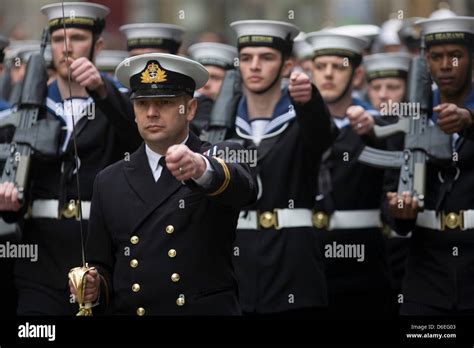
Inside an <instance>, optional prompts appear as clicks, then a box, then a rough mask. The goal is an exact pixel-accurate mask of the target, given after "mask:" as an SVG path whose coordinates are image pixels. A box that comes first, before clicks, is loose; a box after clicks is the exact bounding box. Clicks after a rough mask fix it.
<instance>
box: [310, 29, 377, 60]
mask: <svg viewBox="0 0 474 348" xmlns="http://www.w3.org/2000/svg"><path fill="white" fill-rule="evenodd" d="M306 41H308V42H309V44H310V45H311V46H312V48H313V51H314V57H319V56H340V57H347V58H349V59H350V60H351V62H352V64H353V65H354V66H359V65H360V62H361V61H362V53H363V51H364V49H365V48H366V47H367V46H368V44H369V42H368V40H367V39H363V38H360V37H355V36H350V35H342V34H335V33H331V32H329V31H326V30H321V31H315V32H312V33H308V34H307V35H306Z"/></svg>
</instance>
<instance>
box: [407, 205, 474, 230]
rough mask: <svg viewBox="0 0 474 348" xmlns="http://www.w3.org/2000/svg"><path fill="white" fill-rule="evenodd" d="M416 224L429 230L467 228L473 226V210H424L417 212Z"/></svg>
mask: <svg viewBox="0 0 474 348" xmlns="http://www.w3.org/2000/svg"><path fill="white" fill-rule="evenodd" d="M416 225H417V226H420V227H424V228H429V229H431V230H438V231H444V230H446V229H451V230H453V229H457V228H459V229H460V230H468V229H472V228H474V210H464V211H463V210H461V211H459V212H449V213H446V212H438V214H437V212H436V211H435V210H424V211H422V212H419V213H418V216H417V218H416Z"/></svg>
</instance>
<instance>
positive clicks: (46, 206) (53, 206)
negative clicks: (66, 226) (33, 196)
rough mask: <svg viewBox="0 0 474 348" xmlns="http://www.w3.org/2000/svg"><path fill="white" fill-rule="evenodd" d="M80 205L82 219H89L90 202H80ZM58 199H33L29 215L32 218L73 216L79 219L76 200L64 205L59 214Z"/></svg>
mask: <svg viewBox="0 0 474 348" xmlns="http://www.w3.org/2000/svg"><path fill="white" fill-rule="evenodd" d="M81 207H82V218H83V219H84V220H89V215H90V211H91V202H84V201H82V202H81ZM58 208H59V201H57V200H56V199H37V200H35V201H33V204H32V206H31V214H30V216H31V217H33V218H46V219H48V218H50V219H60V218H69V219H70V218H75V219H76V220H79V204H78V203H77V201H74V200H71V201H69V203H68V204H67V205H66V207H65V208H63V209H62V210H61V216H58V214H59V209H58Z"/></svg>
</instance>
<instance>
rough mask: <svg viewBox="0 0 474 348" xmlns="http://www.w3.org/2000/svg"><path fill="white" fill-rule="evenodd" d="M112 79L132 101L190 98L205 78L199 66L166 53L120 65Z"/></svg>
mask: <svg viewBox="0 0 474 348" xmlns="http://www.w3.org/2000/svg"><path fill="white" fill-rule="evenodd" d="M115 76H116V79H117V80H118V81H119V82H120V83H121V84H122V85H124V86H125V87H127V88H130V89H131V90H132V95H131V98H132V99H137V98H153V97H155V98H159V97H161V98H164V97H177V96H180V95H185V94H187V95H189V96H191V97H192V96H193V95H194V91H195V90H196V89H199V88H201V87H202V86H204V85H205V84H206V82H207V80H208V78H209V73H208V72H207V70H206V68H205V67H204V66H202V65H201V64H200V63H198V62H196V61H194V60H191V59H188V58H184V57H181V56H177V55H174V54H168V53H147V54H140V55H138V56H134V57H130V58H127V59H125V60H124V61H122V62H121V63H120V64H119V66H118V67H117V69H116V70H115Z"/></svg>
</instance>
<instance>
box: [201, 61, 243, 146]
mask: <svg viewBox="0 0 474 348" xmlns="http://www.w3.org/2000/svg"><path fill="white" fill-rule="evenodd" d="M241 95H242V86H241V81H240V73H239V71H238V69H231V70H227V71H226V73H225V75H224V81H223V82H222V86H221V89H220V91H219V95H218V96H217V99H216V101H215V103H214V106H213V107H212V111H211V117H210V120H209V127H208V129H207V130H204V131H202V133H201V140H203V141H207V142H209V143H211V144H216V143H218V142H221V141H223V140H225V139H226V138H227V137H228V134H229V133H231V132H232V131H233V129H234V126H235V116H236V111H237V103H238V102H239V99H240V97H241Z"/></svg>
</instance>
